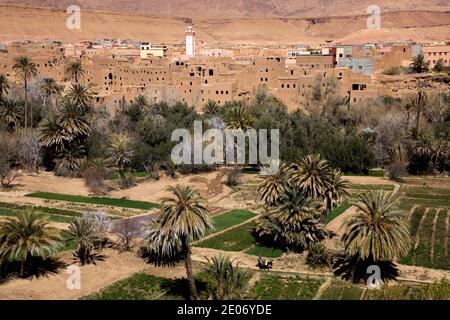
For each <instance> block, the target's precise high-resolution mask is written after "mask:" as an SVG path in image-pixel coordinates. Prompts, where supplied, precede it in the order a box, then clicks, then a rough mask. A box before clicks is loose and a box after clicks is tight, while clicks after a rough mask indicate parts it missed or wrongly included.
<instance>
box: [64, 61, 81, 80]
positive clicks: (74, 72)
mask: <svg viewBox="0 0 450 320" xmlns="http://www.w3.org/2000/svg"><path fill="white" fill-rule="evenodd" d="M66 72H67V73H68V74H70V76H71V77H72V78H74V79H75V82H76V83H78V77H80V76H83V75H84V69H83V65H82V64H81V62H80V61H75V62H71V63H70V64H69V65H68V66H67V69H66Z"/></svg>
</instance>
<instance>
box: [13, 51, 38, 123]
mask: <svg viewBox="0 0 450 320" xmlns="http://www.w3.org/2000/svg"><path fill="white" fill-rule="evenodd" d="M13 69H14V70H15V71H16V72H18V73H19V74H20V76H21V77H22V78H23V82H24V89H25V130H26V129H27V127H28V81H29V80H30V79H32V78H34V77H36V76H37V73H38V72H37V68H36V64H35V63H34V62H33V61H32V60H31V58H29V57H27V56H20V57H18V58H17V59H16V61H15V64H14V66H13ZM30 114H31V126H33V105H31V110H30Z"/></svg>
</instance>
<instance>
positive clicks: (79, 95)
mask: <svg viewBox="0 0 450 320" xmlns="http://www.w3.org/2000/svg"><path fill="white" fill-rule="evenodd" d="M66 98H67V99H69V100H70V101H71V102H72V103H73V104H76V105H78V106H79V107H80V108H82V109H83V111H84V112H85V113H88V112H89V111H90V110H91V107H92V100H93V98H92V95H91V93H90V91H89V88H88V87H86V86H84V85H82V84H81V83H75V84H74V85H72V86H71V87H70V88H69V92H68V93H67V96H66Z"/></svg>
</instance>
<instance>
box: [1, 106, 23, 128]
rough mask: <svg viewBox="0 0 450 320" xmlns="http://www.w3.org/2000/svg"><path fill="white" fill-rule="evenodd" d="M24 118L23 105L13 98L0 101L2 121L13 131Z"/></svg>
mask: <svg viewBox="0 0 450 320" xmlns="http://www.w3.org/2000/svg"><path fill="white" fill-rule="evenodd" d="M22 118H23V107H22V105H21V104H20V103H19V102H17V101H16V100H13V99H5V100H1V101H0V121H2V122H4V123H5V124H6V125H7V126H8V127H9V128H10V130H11V131H13V130H15V128H16V127H17V126H18V125H19V124H20V121H21V120H22Z"/></svg>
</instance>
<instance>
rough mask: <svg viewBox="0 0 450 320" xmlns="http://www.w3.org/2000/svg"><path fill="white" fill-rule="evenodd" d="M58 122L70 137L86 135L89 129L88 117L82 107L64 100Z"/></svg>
mask: <svg viewBox="0 0 450 320" xmlns="http://www.w3.org/2000/svg"><path fill="white" fill-rule="evenodd" d="M59 122H60V124H61V126H62V127H63V128H64V130H65V131H66V132H67V133H68V134H70V135H71V136H72V137H76V136H79V135H82V136H87V135H88V134H89V130H90V124H89V119H88V117H87V115H86V114H85V113H84V112H83V110H82V108H81V107H80V106H78V105H76V104H74V103H72V102H70V101H67V100H66V101H64V102H63V105H62V107H61V114H60V117H59Z"/></svg>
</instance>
